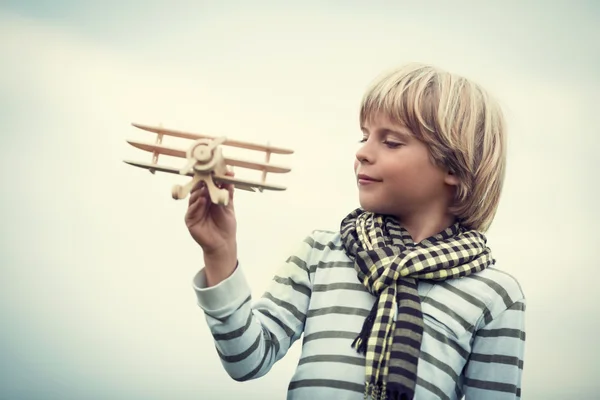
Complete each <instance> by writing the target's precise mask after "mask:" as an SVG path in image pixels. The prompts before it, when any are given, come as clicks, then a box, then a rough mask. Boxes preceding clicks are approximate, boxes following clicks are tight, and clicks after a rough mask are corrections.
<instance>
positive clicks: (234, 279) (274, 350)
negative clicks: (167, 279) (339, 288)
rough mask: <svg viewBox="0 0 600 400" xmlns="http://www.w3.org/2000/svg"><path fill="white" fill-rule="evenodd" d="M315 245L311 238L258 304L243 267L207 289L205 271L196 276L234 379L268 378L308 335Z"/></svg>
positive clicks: (206, 312)
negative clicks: (299, 340) (301, 338)
mask: <svg viewBox="0 0 600 400" xmlns="http://www.w3.org/2000/svg"><path fill="white" fill-rule="evenodd" d="M313 243H314V241H313V240H312V239H311V237H310V236H309V237H307V238H306V239H305V240H304V241H303V242H302V243H301V245H300V246H299V248H298V249H297V250H296V252H294V253H293V254H292V255H291V256H290V257H289V258H288V259H287V260H286V261H285V262H284V263H283V264H282V265H281V266H280V267H279V268H278V270H277V272H276V274H275V276H274V278H273V280H272V281H271V283H270V284H269V286H268V288H267V290H266V291H265V293H264V294H263V295H262V296H261V297H260V298H259V299H257V301H255V302H254V304H253V301H252V300H253V299H252V295H251V290H250V287H249V285H248V282H247V280H246V278H245V276H244V271H243V266H241V265H240V264H238V266H237V267H236V269H235V271H234V272H233V273H232V275H231V276H229V277H228V278H227V279H225V280H224V281H222V282H220V283H219V284H217V285H215V286H213V287H206V279H205V275H204V269H202V270H201V271H199V272H198V273H197V274H196V276H195V277H194V285H193V286H194V291H195V293H196V297H197V304H198V306H199V307H200V308H201V309H202V310H203V311H204V315H205V318H206V321H207V323H208V327H209V329H210V332H211V334H212V336H213V338H214V341H215V347H216V350H217V352H218V354H219V357H220V359H221V363H222V364H223V367H224V368H225V370H226V372H227V373H228V374H229V376H231V377H232V378H233V379H234V380H236V381H246V380H250V379H255V378H259V377H261V376H263V375H265V374H266V373H267V372H269V370H270V369H271V367H272V366H273V365H274V364H275V362H277V361H278V360H280V359H281V358H283V356H284V355H285V354H286V353H287V351H288V349H289V348H290V347H291V346H292V344H293V343H294V342H295V341H296V340H297V339H298V338H300V336H301V335H302V332H303V331H304V323H305V320H306V313H307V310H308V304H309V300H310V296H311V291H312V284H311V281H310V267H309V261H308V260H309V256H310V254H311V251H312V249H313V247H312V246H313Z"/></svg>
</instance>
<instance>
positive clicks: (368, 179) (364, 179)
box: [356, 174, 381, 185]
mask: <svg viewBox="0 0 600 400" xmlns="http://www.w3.org/2000/svg"><path fill="white" fill-rule="evenodd" d="M356 177H357V179H358V183H359V184H361V185H364V184H367V183H376V182H381V180H379V179H375V178H373V177H370V176H369V175H365V174H358V175H357V176H356Z"/></svg>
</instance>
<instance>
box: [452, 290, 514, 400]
mask: <svg viewBox="0 0 600 400" xmlns="http://www.w3.org/2000/svg"><path fill="white" fill-rule="evenodd" d="M525 305H526V302H525V299H524V298H522V299H520V300H518V301H516V302H515V303H513V304H512V305H511V306H510V307H508V308H507V309H506V310H504V311H503V312H502V313H500V314H499V315H498V316H496V318H494V319H493V320H492V321H491V322H490V323H488V324H487V325H485V326H484V327H482V328H481V329H479V330H478V331H477V332H476V333H475V337H474V342H473V348H472V351H471V356H470V358H469V361H468V363H467V365H466V367H465V380H464V386H463V391H464V394H465V399H466V400H475V399H491V400H492V399H499V400H500V399H501V400H509V399H511V400H514V399H520V398H521V382H522V374H523V359H524V354H525Z"/></svg>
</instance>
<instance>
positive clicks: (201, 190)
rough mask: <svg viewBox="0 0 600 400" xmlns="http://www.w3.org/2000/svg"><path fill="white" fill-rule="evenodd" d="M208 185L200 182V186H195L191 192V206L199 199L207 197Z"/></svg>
mask: <svg viewBox="0 0 600 400" xmlns="http://www.w3.org/2000/svg"><path fill="white" fill-rule="evenodd" d="M205 193H206V184H205V183H204V181H200V182H198V184H196V185H194V189H192V191H190V199H189V204H192V202H194V201H195V200H196V199H197V198H198V197H200V196H205V195H206V194H205Z"/></svg>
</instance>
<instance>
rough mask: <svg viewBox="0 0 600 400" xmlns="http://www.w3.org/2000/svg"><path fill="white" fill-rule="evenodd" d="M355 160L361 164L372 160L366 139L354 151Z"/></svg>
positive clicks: (371, 153)
mask: <svg viewBox="0 0 600 400" xmlns="http://www.w3.org/2000/svg"><path fill="white" fill-rule="evenodd" d="M356 160H357V161H358V162H359V163H361V164H362V163H372V162H373V152H372V150H371V149H370V146H369V141H368V140H367V141H365V142H364V143H361V146H360V148H359V149H358V151H357V152H356Z"/></svg>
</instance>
